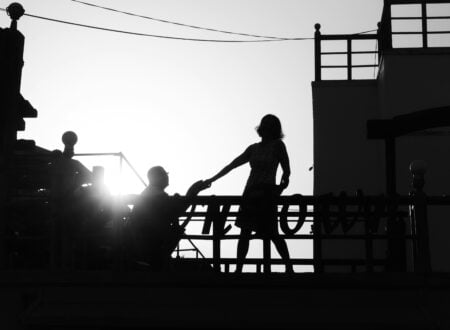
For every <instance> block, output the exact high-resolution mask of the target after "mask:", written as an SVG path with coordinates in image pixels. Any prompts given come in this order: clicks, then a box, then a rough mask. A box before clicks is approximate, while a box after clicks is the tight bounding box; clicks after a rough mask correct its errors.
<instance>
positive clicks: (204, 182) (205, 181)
mask: <svg viewBox="0 0 450 330" xmlns="http://www.w3.org/2000/svg"><path fill="white" fill-rule="evenodd" d="M213 182H214V180H213V179H206V180H204V181H203V184H204V185H205V186H206V187H208V188H209V187H211V185H212V183H213Z"/></svg>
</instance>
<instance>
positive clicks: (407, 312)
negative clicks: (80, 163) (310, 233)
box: [0, 272, 450, 329]
mask: <svg viewBox="0 0 450 330" xmlns="http://www.w3.org/2000/svg"><path fill="white" fill-rule="evenodd" d="M0 283H1V292H0V318H1V324H0V326H1V329H130V328H136V329H142V328H145V329H162V328H164V329H188V328H191V329H194V328H195V329H199V328H200V329H201V328H205V329H206V328H208V329H209V328H213V329H230V328H239V329H244V328H245V329H252V328H254V329H293V328H297V329H300V328H301V329H448V328H450V315H449V313H448V310H450V275H448V274H435V275H432V276H430V277H424V276H416V275H413V274H372V275H366V274H359V275H332V274H329V275H314V274H297V275H296V276H295V277H291V278H288V277H287V276H286V275H284V274H272V275H270V276H258V275H256V276H255V275H247V276H246V275H245V274H244V275H242V276H240V277H233V276H224V275H220V274H216V275H214V274H212V275H211V274H210V275H202V274H191V275H186V274H185V275H174V274H172V275H171V274H166V275H163V274H156V275H155V274H151V273H145V272H141V273H126V274H125V273H123V274H120V273H100V272H99V273H95V272H90V273H42V272H41V273H32V272H23V273H17V272H9V273H2V274H1V275H0Z"/></svg>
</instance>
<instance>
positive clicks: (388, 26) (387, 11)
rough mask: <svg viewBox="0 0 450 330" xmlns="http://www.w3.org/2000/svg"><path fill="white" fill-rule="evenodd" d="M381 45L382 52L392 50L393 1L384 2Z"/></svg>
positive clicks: (386, 0)
mask: <svg viewBox="0 0 450 330" xmlns="http://www.w3.org/2000/svg"><path fill="white" fill-rule="evenodd" d="M381 27H382V34H381V41H382V42H381V45H382V47H380V48H382V50H387V49H392V15H391V1H390V0H384V8H383V15H382V18H381Z"/></svg>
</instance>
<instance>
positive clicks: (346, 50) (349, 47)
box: [314, 24, 378, 81]
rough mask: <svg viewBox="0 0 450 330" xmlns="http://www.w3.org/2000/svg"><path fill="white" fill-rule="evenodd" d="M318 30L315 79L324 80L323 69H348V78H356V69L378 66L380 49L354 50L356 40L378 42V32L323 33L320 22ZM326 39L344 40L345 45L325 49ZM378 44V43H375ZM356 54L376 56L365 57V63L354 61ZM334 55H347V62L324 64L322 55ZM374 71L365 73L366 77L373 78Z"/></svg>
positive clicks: (315, 50)
mask: <svg viewBox="0 0 450 330" xmlns="http://www.w3.org/2000/svg"><path fill="white" fill-rule="evenodd" d="M315 29H316V32H315V33H314V41H315V42H314V55H315V80H316V81H321V80H322V70H323V69H327V70H330V69H333V70H334V69H345V70H346V80H354V69H361V68H366V69H376V68H378V60H377V58H378V51H377V49H376V47H375V48H373V49H367V50H354V46H353V44H354V42H355V41H361V40H366V41H367V40H372V41H375V43H377V42H378V34H329V35H323V34H321V32H320V24H316V25H315ZM326 41H344V42H345V46H344V47H343V49H342V47H341V48H340V49H341V50H339V51H323V50H322V48H323V46H322V44H323V42H326ZM375 45H376V44H375ZM354 55H374V57H375V58H373V57H371V58H370V59H365V61H364V62H363V64H355V63H354ZM324 56H327V57H333V58H336V57H338V56H340V57H342V56H344V57H345V62H346V63H345V64H340V65H336V64H333V65H323V60H322V57H324ZM373 76H374V73H372V72H370V73H369V74H366V75H365V77H364V78H365V79H373V78H374V77H373Z"/></svg>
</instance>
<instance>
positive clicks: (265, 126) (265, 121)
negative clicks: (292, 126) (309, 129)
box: [256, 114, 284, 140]
mask: <svg viewBox="0 0 450 330" xmlns="http://www.w3.org/2000/svg"><path fill="white" fill-rule="evenodd" d="M256 132H257V133H258V135H259V136H260V137H261V138H263V139H273V140H276V139H282V138H283V137H284V134H283V131H282V129H281V122H280V119H278V117H277V116H274V115H270V114H269V115H265V116H264V117H263V118H262V119H261V123H260V124H259V126H258V127H257V128H256Z"/></svg>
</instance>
